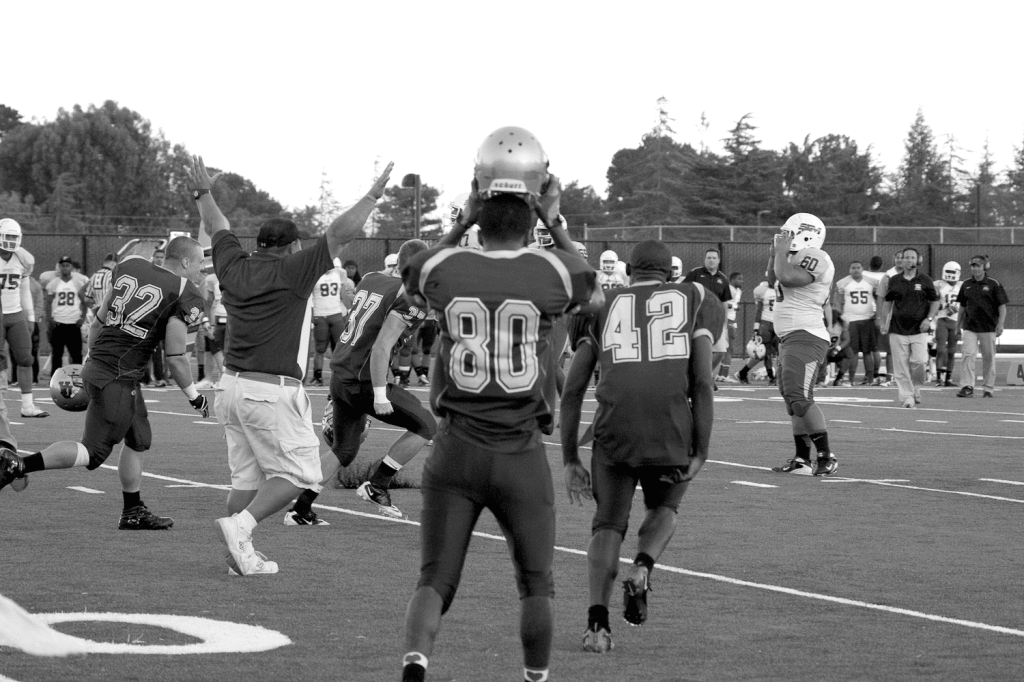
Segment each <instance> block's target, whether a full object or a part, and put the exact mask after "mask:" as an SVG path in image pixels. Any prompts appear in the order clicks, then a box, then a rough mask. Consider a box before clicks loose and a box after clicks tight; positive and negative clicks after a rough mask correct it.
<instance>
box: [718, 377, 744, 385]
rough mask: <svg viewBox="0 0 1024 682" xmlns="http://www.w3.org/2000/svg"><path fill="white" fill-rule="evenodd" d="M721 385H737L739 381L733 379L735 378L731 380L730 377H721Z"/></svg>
mask: <svg viewBox="0 0 1024 682" xmlns="http://www.w3.org/2000/svg"><path fill="white" fill-rule="evenodd" d="M722 383H726V384H738V383H740V381H739V379H735V378H733V377H731V376H727V377H723V378H722Z"/></svg>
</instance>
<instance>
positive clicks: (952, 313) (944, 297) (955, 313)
mask: <svg viewBox="0 0 1024 682" xmlns="http://www.w3.org/2000/svg"><path fill="white" fill-rule="evenodd" d="M961 284H963V282H957V283H956V284H951V283H950V282H947V281H946V280H944V279H937V280H935V291H936V292H938V294H939V312H937V313H935V317H936V318H938V319H940V320H941V319H943V318H946V317H948V318H949V319H951V320H953V321H954V322H956V321H957V319H958V318H959V317H960V304H959V303H957V302H956V297H957V295H959V293H960V285H961Z"/></svg>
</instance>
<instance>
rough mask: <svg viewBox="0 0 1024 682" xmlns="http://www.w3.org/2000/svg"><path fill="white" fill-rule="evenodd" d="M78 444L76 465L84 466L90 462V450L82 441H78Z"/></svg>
mask: <svg viewBox="0 0 1024 682" xmlns="http://www.w3.org/2000/svg"><path fill="white" fill-rule="evenodd" d="M76 445H77V446H78V454H76V455H75V466H76V467H84V466H86V465H87V464H89V451H88V450H86V449H85V446H84V445H82V444H81V443H76Z"/></svg>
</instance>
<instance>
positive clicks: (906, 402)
mask: <svg viewBox="0 0 1024 682" xmlns="http://www.w3.org/2000/svg"><path fill="white" fill-rule="evenodd" d="M903 407H909V408H910V409H914V399H913V398H907V399H906V400H904V401H903Z"/></svg>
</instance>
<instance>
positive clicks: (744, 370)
mask: <svg viewBox="0 0 1024 682" xmlns="http://www.w3.org/2000/svg"><path fill="white" fill-rule="evenodd" d="M748 374H750V370H749V369H747V368H746V367H743V368H742V369H741V370H740V371H739V374H738V375H737V376H739V378H740V383H741V384H749V383H750V380H749V379H748V378H747V375H748Z"/></svg>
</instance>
